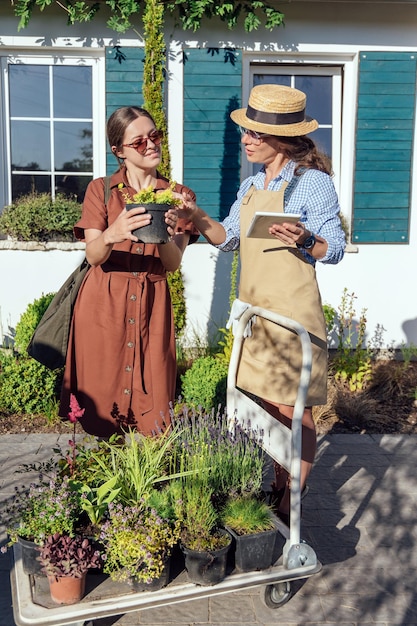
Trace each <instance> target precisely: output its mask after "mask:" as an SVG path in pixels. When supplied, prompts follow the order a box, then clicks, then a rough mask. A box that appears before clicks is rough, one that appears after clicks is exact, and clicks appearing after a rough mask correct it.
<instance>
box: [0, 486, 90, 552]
mask: <svg viewBox="0 0 417 626" xmlns="http://www.w3.org/2000/svg"><path fill="white" fill-rule="evenodd" d="M79 512H80V507H79V500H78V495H77V494H76V493H74V491H72V490H71V489H70V487H69V481H68V478H67V477H63V478H61V477H59V476H58V475H56V476H54V477H51V478H50V479H49V480H45V479H44V478H43V476H42V475H40V480H39V482H38V483H31V484H30V486H29V488H26V487H25V486H23V485H22V486H20V487H16V488H15V493H14V497H13V499H12V501H11V503H10V505H9V506H6V508H5V510H4V519H3V520H2V522H3V523H4V524H5V526H6V528H7V534H8V536H9V542H8V544H7V546H11V545H12V544H13V543H16V541H17V540H18V538H19V537H23V538H24V539H27V540H29V541H33V542H35V543H36V544H38V545H41V544H42V542H43V541H44V539H45V538H46V537H48V536H49V535H53V534H54V533H56V532H59V533H68V534H71V533H72V532H73V530H74V527H75V524H76V522H77V519H78V517H79ZM7 546H6V548H7Z"/></svg>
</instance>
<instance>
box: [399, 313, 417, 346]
mask: <svg viewBox="0 0 417 626" xmlns="http://www.w3.org/2000/svg"><path fill="white" fill-rule="evenodd" d="M402 329H403V331H404V334H405V336H406V338H407V339H406V343H407V344H408V345H409V346H417V317H415V318H414V319H413V320H405V322H403V324H402Z"/></svg>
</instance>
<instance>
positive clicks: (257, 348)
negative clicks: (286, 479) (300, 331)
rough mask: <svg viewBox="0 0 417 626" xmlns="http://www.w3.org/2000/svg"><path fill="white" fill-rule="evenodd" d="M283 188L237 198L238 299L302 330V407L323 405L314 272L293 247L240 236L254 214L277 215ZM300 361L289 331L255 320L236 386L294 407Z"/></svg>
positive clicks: (321, 329) (322, 334) (322, 335)
mask: <svg viewBox="0 0 417 626" xmlns="http://www.w3.org/2000/svg"><path fill="white" fill-rule="evenodd" d="M287 184H288V183H286V184H285V185H284V186H283V188H282V189H281V190H280V191H267V190H263V189H262V190H257V189H255V187H251V188H250V189H249V191H248V193H247V194H246V196H245V197H244V198H243V201H242V206H241V209H240V259H241V272H240V283H239V299H240V300H242V301H243V302H248V303H249V304H251V305H255V306H260V307H263V308H265V309H268V310H269V311H274V312H276V313H280V314H281V315H284V316H285V317H289V318H291V319H294V320H295V321H297V322H299V323H300V324H302V326H304V328H305V329H306V330H307V331H308V333H309V335H310V339H311V342H312V350H313V361H312V371H311V383H310V387H309V391H308V395H307V400H306V406H312V405H315V404H326V395H327V341H326V325H325V321H324V315H323V309H322V303H321V297H320V292H319V289H318V285H317V280H316V271H315V269H314V267H313V266H312V265H311V264H310V263H308V262H307V261H306V259H305V257H304V256H303V254H302V253H301V251H300V250H298V248H297V246H296V245H295V244H293V245H291V246H287V245H286V244H284V243H282V242H280V241H279V240H278V239H275V238H271V239H255V238H250V237H246V233H247V230H248V227H249V224H250V222H251V219H252V217H253V215H254V213H255V211H275V212H283V210H284V191H285V188H286V186H287ZM301 358H302V352H301V343H300V340H299V338H298V335H297V334H296V333H295V332H293V331H290V330H287V329H284V328H282V327H280V326H278V325H276V324H273V323H272V322H268V321H267V320H264V319H262V318H259V317H258V318H257V319H256V323H255V324H253V325H252V336H251V337H249V338H247V339H245V341H244V343H243V350H242V356H241V360H240V363H239V368H238V372H237V386H238V387H240V388H241V389H244V390H246V391H249V392H250V393H252V394H255V395H256V396H259V397H260V398H263V399H265V400H270V401H272V402H278V403H281V404H287V405H289V406H294V404H295V399H296V395H297V390H298V385H299V381H300V371H301Z"/></svg>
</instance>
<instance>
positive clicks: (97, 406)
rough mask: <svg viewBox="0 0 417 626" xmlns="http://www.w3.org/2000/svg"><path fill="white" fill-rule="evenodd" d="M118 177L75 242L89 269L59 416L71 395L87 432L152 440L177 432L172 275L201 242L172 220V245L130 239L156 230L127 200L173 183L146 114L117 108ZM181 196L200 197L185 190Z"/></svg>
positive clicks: (92, 201) (113, 120)
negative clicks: (172, 412) (162, 169)
mask: <svg viewBox="0 0 417 626" xmlns="http://www.w3.org/2000/svg"><path fill="white" fill-rule="evenodd" d="M107 137H108V140H109V144H110V146H111V150H112V152H113V154H114V155H115V157H116V158H117V160H118V162H119V169H118V170H117V171H116V172H115V173H114V174H113V175H112V176H111V179H110V191H111V193H110V197H109V199H108V202H107V203H105V199H104V197H105V179H104V178H98V179H95V180H93V181H92V182H91V183H90V184H89V185H88V188H87V191H86V195H85V200H84V203H83V210H82V216H81V219H80V220H79V222H78V223H77V224H76V225H75V227H74V233H75V236H76V237H77V238H78V239H79V240H81V241H85V243H86V256H87V260H88V262H89V263H90V264H91V266H92V267H91V269H90V270H89V271H88V273H87V275H86V277H85V280H84V282H83V284H82V286H81V289H80V291H79V293H78V297H77V300H76V304H75V308H74V315H73V320H72V326H71V332H70V339H69V345H68V353H67V360H66V366H65V373H64V381H63V389H62V394H61V403H60V411H59V414H60V416H61V417H63V418H65V417H67V416H68V412H69V410H70V405H69V402H70V394H73V395H74V396H75V397H76V399H77V401H78V404H79V405H80V407H81V408H82V409H85V412H84V415H83V417H82V418H81V419H80V423H81V425H82V427H83V429H84V430H85V431H86V432H88V433H91V434H94V435H97V436H103V437H107V436H109V435H111V434H112V433H115V432H120V431H121V430H123V429H124V430H126V429H127V428H128V427H132V428H135V429H137V430H139V431H140V432H142V433H144V434H149V435H151V434H154V433H157V432H159V431H161V430H163V429H164V428H165V427H166V426H167V425H168V424H169V403H170V402H171V401H173V400H174V396H175V383H176V350H175V330H174V321H173V312H172V305H171V299H170V294H169V288H168V284H167V272H171V271H175V270H176V269H177V268H178V267H179V265H180V263H181V259H182V255H183V253H184V250H185V248H186V246H187V245H188V244H189V243H190V242H192V241H195V240H196V239H197V238H198V232H197V230H196V229H195V227H194V226H193V225H192V223H191V222H189V221H188V220H187V219H178V217H177V212H176V211H175V210H169V211H168V212H167V213H166V219H165V221H166V223H167V227H168V233H169V235H170V236H171V237H170V241H169V242H167V243H164V244H150V243H141V242H140V241H139V240H138V238H137V237H135V236H134V235H133V234H132V231H133V230H135V229H137V228H141V227H143V226H146V225H147V224H149V222H150V217H149V214H147V213H146V212H145V208H143V207H138V208H135V209H131V210H129V211H127V210H126V209H125V197H126V195H127V196H129V197H132V196H133V194H135V193H136V192H137V191H139V190H141V189H145V188H147V187H150V186H152V187H153V188H154V189H155V190H163V189H166V188H167V187H168V186H169V182H168V181H167V180H166V179H165V178H163V177H162V176H161V175H160V174H159V173H158V171H157V167H158V165H159V163H160V159H161V150H160V144H161V140H162V133H161V132H160V131H159V130H158V129H156V128H155V123H154V120H153V119H152V117H151V116H150V115H149V113H148V112H147V111H145V110H144V109H142V108H140V107H135V106H131V107H122V108H120V109H117V110H116V111H115V112H114V113H113V114H112V115H111V117H110V118H109V120H108V123H107ZM175 191H176V192H177V193H178V194H180V193H182V192H183V191H187V193H188V194H191V195H192V196H193V197H195V196H194V194H193V192H192V191H191V190H190V189H188V188H185V187H183V186H182V185H177V187H176V189H175Z"/></svg>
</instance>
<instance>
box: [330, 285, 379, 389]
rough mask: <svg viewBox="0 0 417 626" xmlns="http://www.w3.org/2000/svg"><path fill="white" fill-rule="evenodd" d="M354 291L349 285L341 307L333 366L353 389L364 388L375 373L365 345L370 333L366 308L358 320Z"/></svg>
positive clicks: (341, 380)
mask: <svg viewBox="0 0 417 626" xmlns="http://www.w3.org/2000/svg"><path fill="white" fill-rule="evenodd" d="M355 299H356V296H355V294H354V293H348V290H347V289H346V288H345V289H344V290H343V296H342V300H341V304H340V306H339V307H338V320H339V322H338V328H337V338H338V346H337V350H336V355H335V356H334V358H333V361H332V364H331V367H332V370H333V371H334V376H335V379H336V380H337V381H340V382H342V383H343V384H346V385H347V386H348V387H349V390H350V391H361V390H362V389H363V388H364V387H365V386H366V384H367V383H368V382H369V380H370V378H371V374H372V359H371V356H372V355H371V354H370V352H369V350H367V348H365V347H363V346H364V342H365V335H366V309H362V311H361V314H360V316H359V319H358V321H356V310H355V306H354V301H355Z"/></svg>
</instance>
